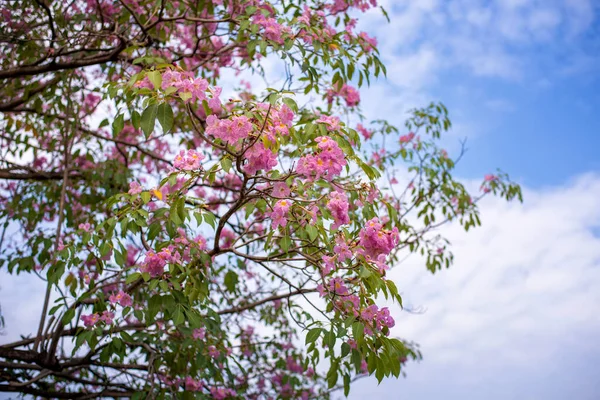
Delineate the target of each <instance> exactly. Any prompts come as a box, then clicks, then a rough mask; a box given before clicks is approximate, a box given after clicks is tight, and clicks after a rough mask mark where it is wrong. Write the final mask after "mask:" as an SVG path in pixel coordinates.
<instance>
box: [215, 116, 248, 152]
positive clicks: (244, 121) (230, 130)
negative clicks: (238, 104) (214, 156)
mask: <svg viewBox="0 0 600 400" xmlns="http://www.w3.org/2000/svg"><path fill="white" fill-rule="evenodd" d="M250 132H252V124H251V123H250V120H248V117H246V116H245V115H240V116H234V117H232V118H229V119H219V118H218V117H217V116H215V115H209V116H208V118H207V119H206V134H207V135H211V136H214V137H215V138H218V139H221V140H223V141H224V142H226V143H229V144H232V145H233V144H237V142H238V141H239V140H242V139H246V138H247V137H248V135H250Z"/></svg>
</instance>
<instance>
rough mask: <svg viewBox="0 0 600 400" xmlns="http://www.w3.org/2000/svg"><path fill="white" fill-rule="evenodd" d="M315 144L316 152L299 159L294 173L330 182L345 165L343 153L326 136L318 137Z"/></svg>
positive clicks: (333, 141)
mask: <svg viewBox="0 0 600 400" xmlns="http://www.w3.org/2000/svg"><path fill="white" fill-rule="evenodd" d="M316 142H317V143H318V145H317V148H318V151H317V152H316V153H314V154H309V155H306V156H304V157H302V158H300V160H299V161H298V167H297V168H296V171H297V172H298V173H299V174H302V175H304V177H306V178H308V179H311V178H313V179H319V178H320V177H323V178H324V179H327V180H329V181H330V180H332V179H333V178H334V177H336V176H338V175H340V174H341V172H342V167H343V166H345V165H346V159H345V157H344V152H343V151H342V149H340V147H339V146H338V144H337V143H336V142H335V140H333V139H331V138H329V137H327V136H319V137H318V138H317V139H316Z"/></svg>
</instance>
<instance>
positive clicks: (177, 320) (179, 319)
mask: <svg viewBox="0 0 600 400" xmlns="http://www.w3.org/2000/svg"><path fill="white" fill-rule="evenodd" d="M183 321H185V316H184V315H183V311H182V306H181V305H178V306H177V307H175V312H174V313H173V323H174V324H175V325H176V326H177V325H181V324H182V323H183Z"/></svg>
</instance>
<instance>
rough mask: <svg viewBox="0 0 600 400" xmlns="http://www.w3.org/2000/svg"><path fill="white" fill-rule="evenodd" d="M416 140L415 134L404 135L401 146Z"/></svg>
mask: <svg viewBox="0 0 600 400" xmlns="http://www.w3.org/2000/svg"><path fill="white" fill-rule="evenodd" d="M414 138H415V134H414V133H413V132H410V133H408V134H406V135H402V136H400V144H406V143H409V142H411V141H412V140H413V139H414Z"/></svg>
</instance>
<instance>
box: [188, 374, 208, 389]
mask: <svg viewBox="0 0 600 400" xmlns="http://www.w3.org/2000/svg"><path fill="white" fill-rule="evenodd" d="M203 388H204V382H202V381H201V380H199V379H194V378H192V377H191V376H187V377H186V378H185V390H188V391H190V392H200V391H201V390H202V389H203Z"/></svg>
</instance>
